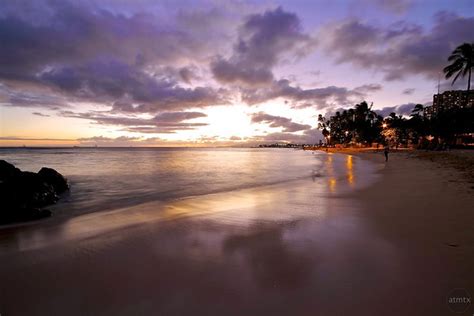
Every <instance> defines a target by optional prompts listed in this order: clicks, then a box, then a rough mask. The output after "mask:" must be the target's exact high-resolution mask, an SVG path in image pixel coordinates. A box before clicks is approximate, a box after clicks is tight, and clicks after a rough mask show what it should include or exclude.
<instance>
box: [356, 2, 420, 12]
mask: <svg viewBox="0 0 474 316" xmlns="http://www.w3.org/2000/svg"><path fill="white" fill-rule="evenodd" d="M364 2H365V3H366V4H367V5H373V6H377V7H378V8H380V9H382V10H384V11H386V12H390V13H395V14H403V13H405V12H407V11H408V10H409V9H410V8H411V7H412V6H413V0H358V1H357V2H356V5H359V6H360V4H361V3H364Z"/></svg>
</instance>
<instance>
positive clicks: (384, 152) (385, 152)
mask: <svg viewBox="0 0 474 316" xmlns="http://www.w3.org/2000/svg"><path fill="white" fill-rule="evenodd" d="M388 152H389V149H388V145H386V146H385V147H384V149H383V154H384V155H385V162H387V161H388Z"/></svg>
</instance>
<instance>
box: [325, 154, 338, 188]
mask: <svg viewBox="0 0 474 316" xmlns="http://www.w3.org/2000/svg"><path fill="white" fill-rule="evenodd" d="M326 164H327V171H328V174H329V175H330V176H331V177H330V178H329V180H328V181H329V191H331V192H335V191H336V182H337V181H336V178H335V177H334V165H333V157H332V154H328V156H327V159H326Z"/></svg>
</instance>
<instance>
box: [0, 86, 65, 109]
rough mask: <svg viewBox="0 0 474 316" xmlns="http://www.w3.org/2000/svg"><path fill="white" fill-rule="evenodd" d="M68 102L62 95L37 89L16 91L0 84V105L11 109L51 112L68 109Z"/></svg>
mask: <svg viewBox="0 0 474 316" xmlns="http://www.w3.org/2000/svg"><path fill="white" fill-rule="evenodd" d="M67 101H68V100H67V99H66V98H64V97H62V96H60V95H56V94H54V93H52V92H51V93H48V91H42V90H38V89H35V88H34V87H33V88H31V90H30V89H28V88H25V89H22V90H18V89H14V88H12V87H10V86H7V85H5V84H1V83H0V105H3V106H9V107H10V106H11V107H32V108H36V107H39V108H47V109H51V110H57V109H62V108H65V107H68V102H67Z"/></svg>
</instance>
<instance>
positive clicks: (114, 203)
mask: <svg viewBox="0 0 474 316" xmlns="http://www.w3.org/2000/svg"><path fill="white" fill-rule="evenodd" d="M0 159H4V160H6V161H8V162H10V163H12V164H14V165H15V166H17V167H18V168H20V169H21V170H24V171H34V172H37V171H38V170H39V169H40V168H41V167H43V166H46V167H50V168H54V169H56V170H57V171H58V172H60V173H61V174H63V175H64V176H65V177H67V178H68V180H69V181H70V184H71V190H70V192H68V193H66V194H64V195H63V197H62V199H61V200H60V202H59V203H58V204H56V205H54V206H52V207H50V209H51V210H52V211H53V212H54V214H55V216H74V215H80V214H84V213H90V212H97V211H104V210H111V209H115V208H122V207H131V206H134V205H138V204H142V203H145V202H151V201H170V200H176V199H183V198H187V197H192V196H201V195H206V194H212V193H221V192H227V191H235V190H239V189H247V188H255V187H261V186H267V185H272V184H283V183H288V185H291V184H290V183H291V182H292V181H295V180H304V179H306V180H308V181H310V182H312V183H315V182H316V184H317V185H316V186H312V190H316V191H317V190H319V191H320V192H326V191H327V192H328V193H331V192H334V191H337V192H340V191H341V190H343V189H344V188H346V189H347V188H349V189H350V188H354V187H355V186H356V185H362V184H363V183H362V181H359V179H360V178H361V177H359V176H358V174H360V173H365V174H366V175H365V176H364V177H363V179H364V181H365V182H367V180H368V179H369V177H368V176H367V175H368V174H371V173H372V169H373V167H371V165H370V164H369V163H367V162H365V161H362V160H360V159H358V158H357V157H353V156H347V155H338V154H326V153H323V152H311V151H303V150H295V149H280V148H1V149H0ZM371 168H372V169H371Z"/></svg>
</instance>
